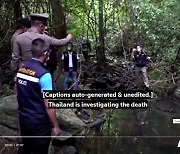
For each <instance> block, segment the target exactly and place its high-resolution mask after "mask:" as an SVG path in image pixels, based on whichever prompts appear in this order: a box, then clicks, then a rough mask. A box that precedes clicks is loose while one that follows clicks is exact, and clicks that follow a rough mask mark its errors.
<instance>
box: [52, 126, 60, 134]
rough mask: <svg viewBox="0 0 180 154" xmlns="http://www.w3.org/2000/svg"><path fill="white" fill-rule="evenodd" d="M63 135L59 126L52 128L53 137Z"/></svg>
mask: <svg viewBox="0 0 180 154" xmlns="http://www.w3.org/2000/svg"><path fill="white" fill-rule="evenodd" d="M60 134H61V130H60V128H59V126H55V127H53V128H52V136H58V135H60Z"/></svg>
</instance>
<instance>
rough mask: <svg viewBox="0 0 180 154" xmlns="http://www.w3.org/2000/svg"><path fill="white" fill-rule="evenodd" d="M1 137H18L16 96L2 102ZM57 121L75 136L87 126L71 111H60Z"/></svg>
mask: <svg viewBox="0 0 180 154" xmlns="http://www.w3.org/2000/svg"><path fill="white" fill-rule="evenodd" d="M0 102H1V103H0V113H1V114H0V135H1V136H4V135H6V136H11V135H12V136H16V135H18V117H17V115H18V111H17V102H16V96H15V95H12V96H7V97H4V98H2V100H0ZM56 114H57V119H58V122H59V125H60V128H61V129H62V130H65V131H66V132H68V133H70V134H71V135H75V134H77V133H79V132H81V131H82V130H83V129H84V128H85V127H86V126H85V124H84V123H83V122H82V121H81V120H80V119H79V118H78V117H77V116H76V115H75V113H74V112H73V111H72V110H71V109H58V110H57V112H56Z"/></svg>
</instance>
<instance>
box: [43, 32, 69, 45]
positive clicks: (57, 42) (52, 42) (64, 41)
mask: <svg viewBox="0 0 180 154" xmlns="http://www.w3.org/2000/svg"><path fill="white" fill-rule="evenodd" d="M43 37H44V38H45V39H46V40H47V41H48V42H49V44H50V45H53V46H61V45H65V44H67V43H68V42H69V41H70V40H71V39H72V35H71V34H68V35H67V37H66V38H64V39H56V38H54V37H50V36H48V35H46V34H43Z"/></svg>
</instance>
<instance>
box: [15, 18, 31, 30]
mask: <svg viewBox="0 0 180 154" xmlns="http://www.w3.org/2000/svg"><path fill="white" fill-rule="evenodd" d="M23 27H26V28H31V22H30V20H29V19H28V18H21V19H18V21H17V29H21V28H23Z"/></svg>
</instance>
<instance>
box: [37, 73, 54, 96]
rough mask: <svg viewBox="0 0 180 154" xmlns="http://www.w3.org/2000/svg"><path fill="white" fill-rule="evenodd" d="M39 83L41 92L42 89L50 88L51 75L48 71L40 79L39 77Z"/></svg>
mask: <svg viewBox="0 0 180 154" xmlns="http://www.w3.org/2000/svg"><path fill="white" fill-rule="evenodd" d="M39 84H40V86H41V92H43V90H52V77H51V74H50V73H46V74H44V75H43V76H42V77H41V78H40V79H39Z"/></svg>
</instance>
